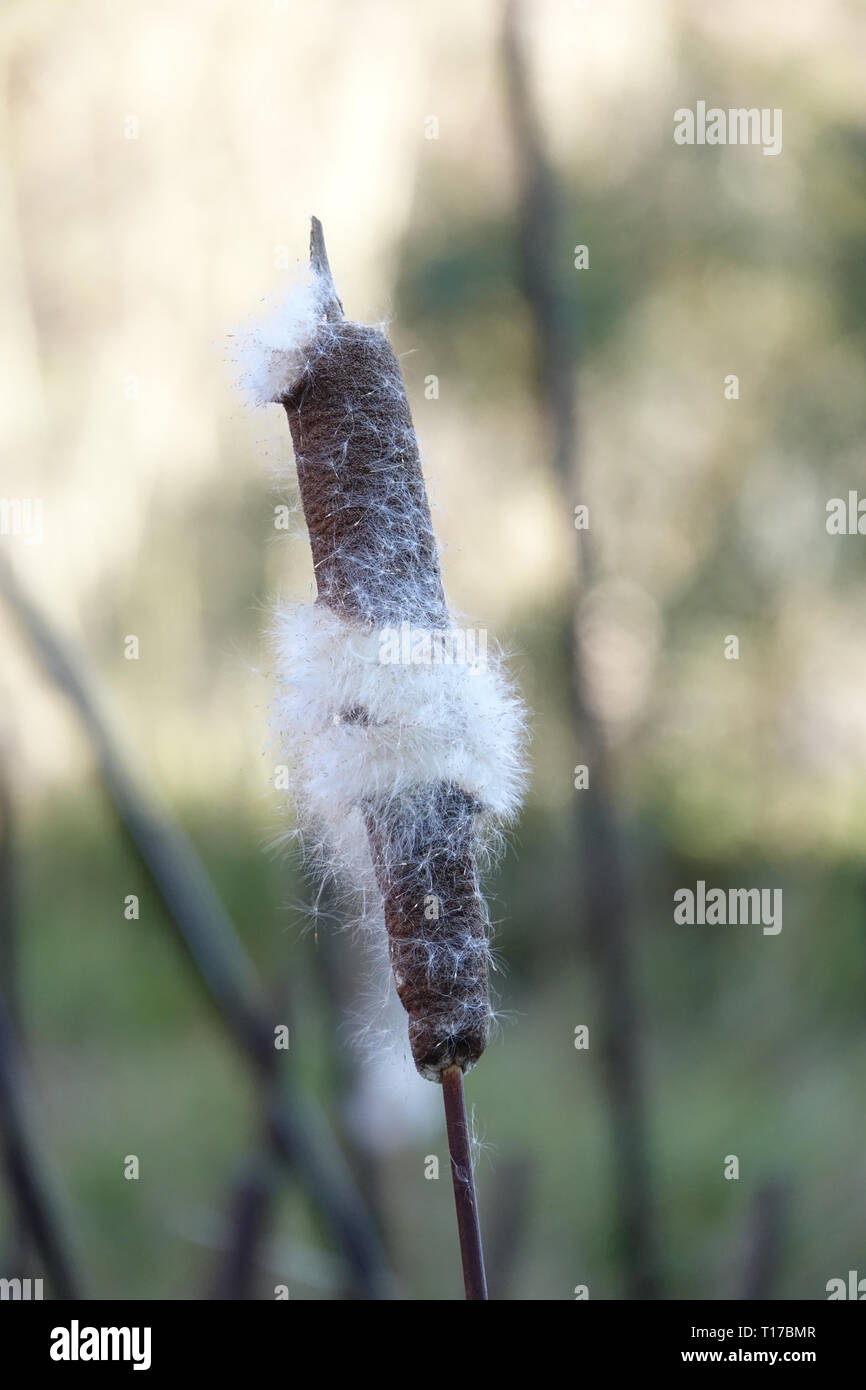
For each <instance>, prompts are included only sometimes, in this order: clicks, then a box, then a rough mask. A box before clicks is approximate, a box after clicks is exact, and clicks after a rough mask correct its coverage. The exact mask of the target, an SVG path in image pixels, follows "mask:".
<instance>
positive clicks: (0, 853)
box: [0, 755, 23, 1047]
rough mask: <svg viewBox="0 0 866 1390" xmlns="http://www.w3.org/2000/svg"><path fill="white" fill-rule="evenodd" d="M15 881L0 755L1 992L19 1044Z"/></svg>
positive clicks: (10, 809) (10, 813) (11, 816)
mask: <svg viewBox="0 0 866 1390" xmlns="http://www.w3.org/2000/svg"><path fill="white" fill-rule="evenodd" d="M17 900H18V884H17V877H16V871H15V810H14V806H13V802H12V788H11V785H10V781H9V773H8V769H7V765H6V759H5V757H3V756H2V755H0V994H2V995H3V998H4V999H5V1000H6V1007H7V1008H8V1010H9V1017H10V1019H11V1021H12V1026H13V1028H14V1029H15V1035H16V1037H17V1038H18V1045H19V1047H20V1046H21V1045H22V1039H23V1030H22V1007H21V980H20V974H19V965H18V941H17V938H16V933H15V922H16V914H17Z"/></svg>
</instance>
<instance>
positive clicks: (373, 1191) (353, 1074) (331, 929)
mask: <svg viewBox="0 0 866 1390" xmlns="http://www.w3.org/2000/svg"><path fill="white" fill-rule="evenodd" d="M336 911H337V909H336V903H335V902H334V899H333V894H332V892H331V890H330V889H329V888H328V887H325V888H324V889H323V891H322V893H321V894H320V896H319V899H318V901H317V903H316V907H315V912H316V916H317V925H316V936H315V940H316V949H315V952H314V957H313V958H314V964H315V970H316V979H317V982H318V986H319V993H320V995H321V998H322V1001H323V1004H324V1007H325V1009H326V1010H327V1017H328V1023H329V1031H330V1032H331V1034H332V1036H334V1037H336V1036H337V1034H338V1033H339V1030H340V1028H341V1026H342V1025H343V1023H344V1022H345V1020H346V1019H347V1018H349V1017H351V1015H352V1012H353V1010H356V1009H357V1007H358V997H357V994H356V993H355V991H354V989H353V978H355V977H356V975H357V972H355V977H353V975H352V972H351V971H350V968H349V966H350V956H349V953H348V951H347V950H346V949H345V942H344V941H340V940H338V939H337V931H338V927H337V925H336V923H337V917H336ZM329 1060H330V1062H331V1066H332V1085H333V1088H334V1091H335V1093H336V1102H337V1114H338V1115H339V1126H338V1129H337V1133H338V1135H339V1138H340V1143H341V1146H342V1148H343V1151H344V1153H345V1154H346V1157H347V1159H348V1162H349V1166H350V1168H351V1169H352V1173H353V1174H354V1177H355V1181H356V1182H357V1184H358V1188H359V1190H360V1192H361V1195H362V1197H363V1199H364V1204H365V1206H366V1208H367V1210H368V1211H369V1212H370V1214H371V1217H372V1219H373V1220H374V1221H375V1223H376V1229H377V1230H378V1232H379V1234H380V1236H381V1238H382V1240H383V1242H384V1243H385V1248H386V1249H387V1248H388V1241H387V1231H386V1218H385V1208H384V1204H383V1201H382V1191H381V1183H380V1168H381V1165H380V1163H379V1162H378V1161H377V1158H376V1157H375V1156H374V1155H373V1154H372V1153H371V1152H370V1151H369V1149H367V1148H365V1147H364V1146H362V1145H361V1144H359V1143H358V1142H357V1141H356V1138H355V1134H354V1129H353V1126H352V1124H351V1123H349V1122H348V1119H347V1117H348V1112H349V1106H350V1103H351V1101H352V1099H353V1097H354V1096H355V1094H356V1092H357V1090H358V1087H359V1085H360V1075H359V1055H358V1051H357V1049H354V1048H347V1047H341V1046H339V1045H336V1046H334V1047H333V1048H332V1049H331V1051H330V1053H329Z"/></svg>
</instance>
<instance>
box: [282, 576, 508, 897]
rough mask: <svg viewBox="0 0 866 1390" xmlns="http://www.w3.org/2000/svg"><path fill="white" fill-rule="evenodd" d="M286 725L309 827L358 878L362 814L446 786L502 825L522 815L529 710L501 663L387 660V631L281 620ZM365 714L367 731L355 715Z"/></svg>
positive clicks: (327, 613)
mask: <svg viewBox="0 0 866 1390" xmlns="http://www.w3.org/2000/svg"><path fill="white" fill-rule="evenodd" d="M275 641H276V656H277V677H278V682H279V690H280V693H279V696H278V699H277V702H276V706H275V722H276V726H277V734H278V738H279V741H280V746H281V747H282V748H283V749H284V750H285V752H286V755H287V759H288V762H289V764H290V766H291V767H292V768H293V770H294V784H295V789H296V794H297V799H298V803H299V807H300V809H301V812H302V814H303V816H304V817H306V818H308V820H309V821H310V822H311V823H312V825H313V826H314V827H316V828H317V829H318V830H319V831H321V832H322V833H323V835H324V836H325V838H326V839H327V841H328V843H329V844H330V845H331V847H332V849H334V850H339V849H340V848H342V849H343V850H344V851H345V857H346V859H347V860H348V861H349V864H346V865H344V867H351V869H352V870H357V867H358V861H357V845H358V842H359V841H360V842H364V841H365V839H366V836H365V832H364V827H363V823H362V820H361V816H360V814H359V808H360V807H361V806H363V805H368V804H370V803H374V802H381V801H383V800H388V799H391V798H396V797H400V796H403V795H404V794H405V793H417V792H418V791H419V790H420V789H422V788H423V787H425V786H428V785H434V784H436V783H441V782H448V783H452V784H453V785H454V786H457V787H460V788H462V789H463V790H464V791H466V792H468V793H469V794H470V796H472V797H473V798H474V799H475V800H476V802H477V803H478V806H479V813H480V815H481V816H482V817H484V818H489V820H490V821H491V822H494V821H495V822H502V823H507V822H508V821H510V820H511V819H512V818H513V817H514V816H515V814H516V812H517V810H518V809H519V806H520V799H521V792H522V788H523V780H524V772H523V759H522V753H521V749H522V745H523V726H524V719H523V709H522V706H521V704H520V702H519V701H518V700H517V699H516V697H515V695H514V693H513V691H512V689H511V686H510V684H509V682H508V680H507V679H506V677H505V675H504V672H503V669H502V664H501V659H500V658H499V657H498V655H497V654H496V653H493V654H491V655H489V656H488V659H487V662H486V664H485V665H484V666H481V665H475V666H473V665H469V664H451V665H449V664H444V663H439V662H431V663H429V664H415V665H413V664H408V665H403V664H400V663H398V662H394V663H388V662H384V663H383V661H382V660H381V656H382V650H383V644H382V632H381V630H380V629H377V628H371V629H368V630H365V629H363V628H360V627H358V626H355V625H354V624H349V623H347V622H345V621H344V620H343V619H342V618H341V617H339V616H338V615H337V614H336V613H334V612H333V611H332V610H331V609H330V608H328V607H327V606H326V605H324V604H321V603H318V604H312V605H310V604H306V605H304V604H297V605H291V606H287V607H283V608H281V609H280V610H279V611H278V613H277V615H276V624H275ZM359 709H360V710H363V711H365V718H364V721H363V722H353V721H352V720H351V718H349V719H347V717H346V716H347V712H351V711H353V710H359Z"/></svg>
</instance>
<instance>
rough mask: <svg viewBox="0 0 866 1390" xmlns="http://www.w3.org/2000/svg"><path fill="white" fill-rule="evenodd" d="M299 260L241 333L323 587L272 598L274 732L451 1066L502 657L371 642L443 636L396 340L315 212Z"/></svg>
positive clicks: (482, 980) (502, 711) (494, 786)
mask: <svg viewBox="0 0 866 1390" xmlns="http://www.w3.org/2000/svg"><path fill="white" fill-rule="evenodd" d="M310 261H311V271H310V276H309V279H308V281H307V282H306V283H305V284H304V285H303V286H301V287H299V289H297V290H296V291H295V292H294V294H293V295H292V296H290V298H289V300H288V301H286V302H285V303H284V304H283V306H282V308H281V310H280V312H279V313H278V314H277V315H275V317H274V318H273V319H271V320H270V321H269V322H268V323H266V324H265V325H259V326H257V327H254V328H253V329H251V330H250V332H249V333H248V335H247V340H246V346H247V349H248V351H247V354H246V373H245V380H246V385H247V387H248V388H249V390H250V393H251V394H252V396H253V398H254V399H255V400H257V401H259V402H262V403H265V402H279V403H280V404H281V405H283V406H284V408H285V410H286V414H287V417H288V422H289V427H290V430H291V435H292V442H293V445H294V452H295V460H296V464H297V473H298V483H299V489H300V495H301V502H302V505H303V511H304V517H305V520H306V524H307V529H308V531H309V536H310V545H311V549H312V555H313V563H314V568H315V575H316V586H317V593H318V597H317V601H316V603H315V604H313V605H312V606H309V605H307V606H303V605H301V606H295V607H290V608H283V609H282V610H281V611H280V613H279V614H278V625H277V637H278V642H277V652H278V663H279V669H278V675H279V678H280V682H281V687H282V693H281V697H280V702H279V710H278V719H277V723H278V733H279V735H280V738H281V740H282V743H283V746H284V747H285V748H287V750H288V751H289V756H290V759H291V761H292V763H293V765H294V768H295V786H296V791H297V799H298V802H299V811H300V814H301V818H302V824H304V825H305V826H306V827H307V829H308V830H309V829H310V828H312V829H313V830H314V831H315V835H316V836H317V837H318V843H319V855H320V859H321V861H322V863H323V865H324V867H325V869H326V871H327V872H328V873H335V874H340V875H341V876H342V877H343V878H344V879H348V880H349V881H350V882H354V883H355V884H360V886H361V887H362V888H363V890H364V894H365V898H366V901H367V902H368V903H369V902H371V901H372V902H374V903H375V904H376V914H378V918H379V920H380V921H381V916H382V911H384V925H385V928H386V930H387V939H388V947H389V954H390V960H391V965H392V969H393V974H394V980H395V984H396V988H397V993H398V995H399V997H400V1000H401V1002H402V1004H403V1006H404V1008H405V1009H406V1012H407V1014H408V1015H409V1042H410V1045H411V1049H412V1055H413V1057H414V1060H415V1065H416V1067H417V1069H418V1071H419V1072H420V1073H421V1074H422V1076H425V1077H427V1078H428V1079H429V1080H432V1081H440V1082H441V1081H442V1078H443V1074H446V1073H447V1074H448V1075H449V1076H452V1077H453V1074H454V1073H455V1071H456V1075H457V1077H458V1080H459V1079H460V1077H461V1075H462V1073H463V1072H464V1071H466V1070H468V1069H469V1068H470V1067H471V1066H473V1065H474V1064H475V1063H476V1062H477V1061H478V1059H479V1057H480V1056H481V1054H482V1053H483V1051H484V1049H485V1047H486V1046H487V1042H488V1039H489V1034H490V1022H491V1008H490V997H489V990H488V968H489V964H490V946H489V919H488V913H487V908H486V904H485V901H484V898H483V896H482V893H481V888H480V883H479V861H484V860H485V859H486V857H487V856H488V855H489V853H490V851H491V849H492V848H493V847H495V844H496V841H497V838H498V837H499V835H500V827H501V826H502V824H503V823H505V822H507V821H508V820H509V819H510V818H512V817H513V816H514V815H515V813H516V811H517V809H518V806H519V801H520V794H521V789H522V781H523V764H522V751H521V750H522V734H523V713H522V707H521V705H520V703H519V701H518V700H517V699H516V697H515V695H514V693H513V691H512V689H511V687H510V684H509V682H508V680H507V678H506V677H505V675H504V672H503V670H502V665H501V661H500V660H499V658H498V656H495V655H494V656H493V657H492V659H491V660H490V662H489V664H488V663H487V662H485V664H484V665H483V666H479V665H478V664H477V663H475V664H472V663H467V662H466V661H465V660H464V661H463V662H462V663H461V662H460V661H457V662H454V661H451V662H448V661H447V660H446V661H445V663H444V664H438V663H436V662H427V663H426V664H425V663H424V662H423V661H422V662H419V663H416V662H415V661H409V662H406V661H405V660H403V661H402V662H401V661H397V662H394V663H392V662H389V661H386V660H383V642H384V639H385V636H386V635H388V634H393V633H395V632H397V631H398V630H402V629H404V628H406V627H408V628H409V629H410V630H411V631H412V633H413V634H414V633H418V632H421V633H422V634H423V633H426V634H427V635H428V637H432V638H437V639H439V638H441V639H443V643H442V646H441V647H440V651H444V650H447V645H448V644H447V641H445V640H444V639H447V638H448V636H449V634H451V633H453V631H454V625H453V619H452V617H451V614H450V613H449V610H448V606H447V604H446V601H445V595H444V592H443V587H442V579H441V575H440V570H439V561H438V553H437V546H436V539H435V535H434V532H433V525H432V522H431V517H430V508H429V505H428V501H427V493H426V489H425V486H424V478H423V474H422V470H421V460H420V455H419V450H418V444H417V441H416V438H415V432H414V429H413V425H412V419H411V414H410V411H409V404H408V400H407V398H406V391H405V388H404V385H403V379H402V376H401V373H400V367H399V364H398V362H397V358H396V357H395V355H394V352H393V349H392V347H391V345H390V343H389V342H388V339H387V337H386V336H385V334H384V333H383V332H382V331H381V330H380V329H378V328H374V327H367V326H365V325H361V324H357V323H353V322H351V321H348V320H346V319H345V318H344V316H343V310H342V305H341V303H340V301H339V299H338V297H337V293H336V290H335V288H334V283H333V279H332V277H331V272H330V267H329V265H328V261H327V255H326V252H325V247H324V240H323V237H322V230H321V226H320V224H319V223H318V221H317V220H316V219H315V218H314V219H313V230H312V236H311V247H310ZM485 651H486V649H485ZM374 915H375V914H374ZM450 1086H451V1091H452V1095H453V1094H454V1089H453V1088H454V1083H453V1080H452V1082H451V1083H450ZM460 1091H461V1105H462V1082H461V1084H460ZM464 1118H465V1117H464ZM464 1128H465V1126H464ZM452 1130H453V1132H454V1133H455V1134H456V1132H457V1131H456V1129H454V1127H453V1126H452V1125H449V1135H451V1133H452ZM452 1160H453V1151H452ZM465 1167H466V1164H465V1163H461V1164H459V1165H458V1164H456V1163H455V1164H454V1171H455V1185H456V1186H455V1190H457V1183H458V1177H459V1178H460V1179H461V1181H462V1180H463V1179H464V1178H465V1176H466V1174H465V1171H464V1170H465ZM458 1168H459V1173H458ZM469 1169H470V1172H469V1179H470V1185H471V1164H470V1165H469ZM472 1203H473V1204H474V1189H473V1190H472ZM459 1206H460V1198H459V1194H458V1210H459ZM476 1224H477V1214H476ZM479 1251H480V1246H479ZM482 1284H483V1279H482V1280H481V1281H480V1282H479V1281H478V1280H476V1281H475V1284H474V1288H475V1289H476V1292H475V1293H473V1294H472V1295H471V1296H473V1297H477V1296H483V1295H480V1294H478V1293H477V1289H478V1288H480V1287H481V1285H482Z"/></svg>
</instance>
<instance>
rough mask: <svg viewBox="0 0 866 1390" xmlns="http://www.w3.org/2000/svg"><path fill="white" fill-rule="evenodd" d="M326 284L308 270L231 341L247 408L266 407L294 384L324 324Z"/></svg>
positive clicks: (239, 384)
mask: <svg viewBox="0 0 866 1390" xmlns="http://www.w3.org/2000/svg"><path fill="white" fill-rule="evenodd" d="M326 291H327V284H326V282H325V281H324V280H323V279H322V277H321V276H320V275H317V274H315V273H314V272H313V271H312V270H310V269H308V270H306V271H305V272H304V274H303V275H299V276H298V278H297V279H296V280H295V281H294V282H293V284H292V285H291V286H290V288H289V290H288V292H284V293H283V294H281V295H280V297H279V298H278V299H274V300H272V301H270V302H269V303H268V304H267V307H266V309H265V312H264V313H263V314H261V315H259V316H258V317H257V318H255V319H250V320H249V322H247V323H246V324H244V325H243V327H242V328H241V329H240V330H239V331H238V333H237V334H236V335H235V341H234V353H233V356H234V361H235V369H236V375H237V382H238V386H239V387H240V390H241V391H242V393H243V395H244V397H245V399H246V400H247V401H248V403H249V404H250V405H269V404H271V403H272V402H273V401H275V400H277V399H278V398H279V396H280V395H281V393H282V392H283V391H285V389H286V386H287V385H288V384H290V383H291V382H292V381H295V380H297V378H298V377H299V376H300V375H301V373H302V371H303V370H304V367H305V366H306V364H307V355H308V350H309V348H310V345H311V344H312V342H313V339H314V338H315V337H316V335H317V333H318V332H319V330H320V328H321V326H322V324H323V322H324V307H323V306H324V296H325V294H326Z"/></svg>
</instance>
